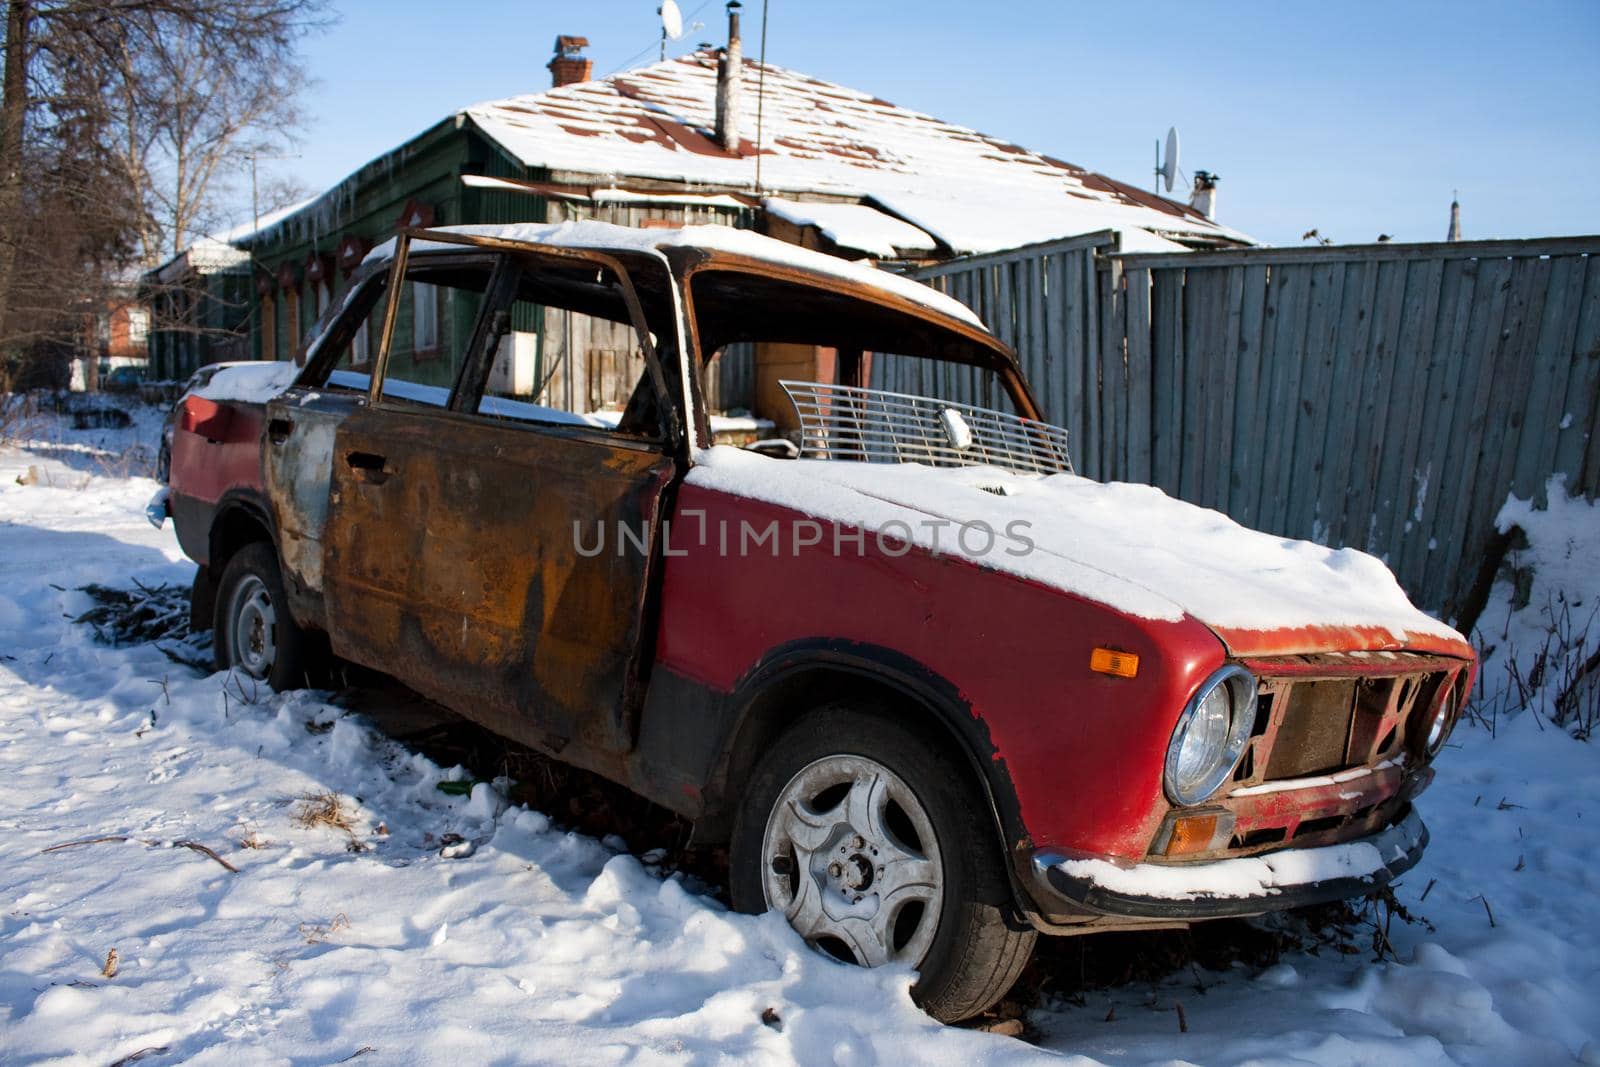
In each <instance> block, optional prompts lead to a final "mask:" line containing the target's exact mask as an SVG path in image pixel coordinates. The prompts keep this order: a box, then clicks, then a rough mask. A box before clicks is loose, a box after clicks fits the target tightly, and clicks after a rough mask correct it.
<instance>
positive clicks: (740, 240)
mask: <svg viewBox="0 0 1600 1067" xmlns="http://www.w3.org/2000/svg"><path fill="white" fill-rule="evenodd" d="M437 230H438V231H439V232H444V233H461V234H472V235H474V236H478V237H495V238H498V239H500V240H503V241H525V242H527V243H529V244H542V245H557V246H560V247H563V248H588V249H595V250H610V251H654V250H656V249H661V248H704V249H709V250H713V251H718V252H730V253H733V254H736V255H741V256H747V257H749V258H751V259H756V260H760V261H762V262H764V263H771V264H773V265H774V266H781V267H793V268H796V269H799V270H803V271H809V272H810V273H812V274H820V275H823V276H825V277H830V278H839V279H841V280H844V281H849V282H854V283H856V284H859V285H866V286H870V287H872V288H874V289H877V290H879V291H881V292H885V293H890V294H893V295H894V296H897V297H899V298H901V299H902V300H910V301H912V302H913V303H917V304H921V305H922V306H924V307H927V308H931V309H932V310H934V311H937V312H940V313H942V314H944V315H948V316H950V317H951V318H955V319H960V320H961V321H962V322H965V323H967V324H969V325H972V326H976V327H978V328H979V329H985V327H984V325H983V323H982V322H980V321H979V319H978V317H977V316H976V315H974V314H973V313H972V309H971V308H969V307H967V306H966V305H965V304H963V303H961V302H960V301H958V300H953V299H951V298H950V297H948V296H946V295H945V294H943V293H941V292H939V291H938V290H937V289H933V288H930V287H929V286H926V285H923V284H922V283H921V282H916V281H912V280H911V279H910V278H905V277H902V276H900V275H898V274H890V273H889V272H888V271H883V270H879V269H878V268H876V267H873V266H869V265H868V264H866V263H860V262H852V261H851V260H846V259H840V258H838V257H837V256H829V255H824V254H823V253H821V252H814V251H812V250H811V249H809V248H801V247H800V246H798V245H792V244H788V243H786V242H784V241H778V240H775V239H773V238H771V237H764V236H762V235H761V234H759V233H754V232H752V231H750V230H736V229H734V228H733V227H731V226H684V227H681V228H677V229H648V230H646V229H634V228H632V227H629V226H616V225H613V224H611V223H609V222H592V221H584V222H558V223H541V222H516V223H508V224H502V225H478V226H440V227H437ZM460 247H461V246H460V245H455V244H450V243H447V242H444V241H427V240H421V241H413V242H412V244H411V247H410V250H409V253H410V254H412V255H417V254H428V253H433V252H446V251H455V250H459V249H460ZM394 249H395V241H394V238H392V237H391V238H390V239H389V240H387V241H385V242H383V244H381V245H378V246H377V247H376V248H374V249H373V250H372V251H370V252H368V253H367V256H366V259H365V260H363V261H362V262H363V263H364V264H365V263H375V262H380V261H383V260H387V259H389V258H391V257H392V256H393V255H394Z"/></svg>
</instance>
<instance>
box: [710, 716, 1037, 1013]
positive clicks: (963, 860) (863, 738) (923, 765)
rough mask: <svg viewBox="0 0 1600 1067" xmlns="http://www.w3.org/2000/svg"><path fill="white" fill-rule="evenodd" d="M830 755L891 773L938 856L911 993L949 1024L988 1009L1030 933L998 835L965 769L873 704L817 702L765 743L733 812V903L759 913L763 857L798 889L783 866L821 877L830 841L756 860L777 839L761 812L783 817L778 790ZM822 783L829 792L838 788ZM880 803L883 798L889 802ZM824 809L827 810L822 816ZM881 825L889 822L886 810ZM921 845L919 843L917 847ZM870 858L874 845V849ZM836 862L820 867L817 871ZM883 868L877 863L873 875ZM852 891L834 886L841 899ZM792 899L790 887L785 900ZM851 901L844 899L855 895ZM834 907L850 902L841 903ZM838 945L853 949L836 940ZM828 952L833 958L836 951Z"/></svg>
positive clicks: (1025, 952) (763, 905)
mask: <svg viewBox="0 0 1600 1067" xmlns="http://www.w3.org/2000/svg"><path fill="white" fill-rule="evenodd" d="M841 757H845V758H848V757H863V758H865V759H866V760H868V761H872V762H874V763H876V764H879V765H881V766H882V767H884V768H887V769H888V770H889V771H891V772H892V773H893V775H895V776H898V778H899V779H900V780H901V783H902V784H903V785H904V786H905V787H909V789H910V792H911V794H913V795H914V798H915V800H916V801H917V802H919V803H920V804H921V806H922V809H923V812H922V814H923V816H924V817H925V819H926V823H927V824H931V828H932V832H933V835H934V837H935V839H936V844H937V852H938V857H939V858H938V862H937V864H936V865H935V866H936V867H937V868H938V869H940V870H942V872H943V882H942V886H943V891H942V903H941V905H940V907H939V909H938V919H937V926H936V927H935V928H934V932H933V933H932V942H931V944H928V946H927V948H926V951H925V952H924V953H923V955H922V961H921V964H920V966H919V967H918V970H919V978H918V981H917V984H916V985H915V986H914V987H913V989H912V996H913V997H914V998H915V999H916V1001H917V1003H919V1004H920V1005H921V1006H922V1008H923V1010H924V1011H926V1012H927V1013H928V1014H929V1015H931V1016H933V1017H934V1018H935V1019H938V1020H940V1021H941V1022H958V1021H960V1020H962V1019H968V1018H971V1017H972V1016H974V1015H977V1014H979V1013H981V1012H983V1011H985V1010H987V1009H988V1008H990V1007H992V1006H993V1005H994V1004H995V1002H996V1001H998V1000H999V999H1000V998H1001V997H1002V996H1004V995H1005V993H1006V992H1007V990H1009V989H1010V988H1011V986H1012V985H1013V984H1014V983H1015V982H1016V980H1017V976H1018V975H1020V974H1021V973H1022V969H1023V968H1024V967H1025V966H1026V965H1027V963H1028V960H1029V958H1030V957H1031V956H1032V954H1033V946H1034V941H1035V940H1036V938H1037V934H1036V932H1035V931H1034V930H1033V928H1032V927H1030V926H1028V925H1027V924H1026V922H1025V921H1023V920H1022V919H1020V917H1018V916H1017V914H1016V910H1015V905H1014V902H1013V899H1012V894H1011V886H1010V882H1009V880H1008V879H1007V877H1006V873H1005V868H1004V866H1003V864H1004V860H1003V858H1002V855H1001V851H1000V841H999V838H998V835H997V834H996V832H995V829H994V824H993V820H992V819H991V818H990V816H989V814H988V806H987V804H986V803H984V802H983V800H982V798H981V797H979V796H977V795H976V792H977V790H976V788H975V787H969V786H967V785H966V783H968V782H969V781H970V780H971V774H970V772H969V770H968V768H966V767H964V766H961V765H960V764H959V763H958V761H957V759H956V758H954V757H952V756H951V755H949V754H947V753H946V752H945V751H944V749H942V748H940V747H939V746H937V745H935V744H933V743H931V742H930V741H929V740H928V739H927V738H925V737H924V736H922V734H921V733H919V732H918V731H916V730H914V729H912V728H910V727H908V726H906V725H903V724H902V723H901V722H900V721H899V720H897V719H896V718H893V717H891V716H890V715H889V714H886V713H885V712H884V711H883V710H882V709H880V708H877V707H874V706H871V705H866V704H863V705H852V704H846V703H830V704H827V705H824V706H822V707H819V708H818V709H816V710H815V711H813V712H810V713H809V714H807V715H805V716H803V717H802V718H801V719H799V720H798V721H796V722H795V723H793V724H791V725H790V726H789V728H787V729H786V730H785V731H784V732H783V733H782V734H781V735H780V736H779V737H778V739H777V740H776V741H774V742H773V743H772V744H771V745H770V747H769V748H768V750H767V753H766V755H765V756H764V757H762V759H761V760H760V761H759V762H758V763H757V765H756V767H755V769H754V771H753V772H752V774H751V777H750V780H749V782H748V783H747V784H746V787H745V789H744V792H743V797H742V800H741V805H740V808H739V811H738V813H737V816H736V818H735V823H734V830H733V840H732V843H731V848H730V857H729V859H730V866H731V870H730V883H731V888H732V894H733V904H734V907H736V908H737V909H738V910H740V911H743V912H750V913H759V912H763V911H766V910H767V909H768V906H769V905H768V896H767V894H768V892H769V888H768V887H769V885H770V884H771V883H769V881H768V874H767V868H768V865H769V864H770V865H771V869H772V870H773V871H776V872H781V873H779V874H777V876H776V877H777V878H778V879H779V880H780V881H782V880H788V881H789V882H790V884H792V885H798V883H799V880H800V877H801V876H800V875H798V874H795V873H793V871H792V868H794V867H797V866H803V865H809V867H810V869H811V870H812V872H813V876H814V877H815V878H818V879H819V883H818V884H821V882H820V879H821V878H823V877H824V876H823V875H822V874H821V873H820V871H819V870H818V865H819V864H820V863H822V862H823V861H825V860H827V859H829V858H831V857H833V856H834V855H835V852H834V851H833V850H832V849H831V848H830V850H829V851H828V852H827V853H826V854H825V855H824V854H823V852H822V850H821V849H817V850H815V851H812V852H808V853H806V856H807V858H806V860H805V861H804V863H802V862H800V860H799V856H800V853H799V852H798V851H796V852H792V853H791V854H790V856H789V857H788V858H787V861H785V859H784V857H783V856H781V855H779V856H777V858H773V857H768V856H766V855H765V852H766V851H768V850H769V849H771V850H773V851H775V852H779V851H781V846H780V845H778V844H776V842H777V841H778V840H780V839H781V831H780V830H772V831H771V832H772V833H773V834H777V835H779V836H778V837H774V838H769V836H768V835H769V817H770V819H772V820H775V821H776V820H781V819H782V818H783V816H782V814H781V813H780V812H775V811H774V808H775V806H776V805H778V804H779V803H780V801H782V800H783V799H784V798H785V796H786V795H794V794H793V789H795V788H800V789H803V788H805V786H804V784H803V783H804V781H805V779H803V778H802V773H803V772H805V773H809V772H810V771H811V770H812V769H813V768H820V771H819V773H825V772H826V771H827V769H828V765H829V761H830V759H831V760H833V761H835V762H837V761H839V760H840V758H841ZM830 788H832V789H835V790H837V789H839V788H841V786H838V785H835V786H832V787H830ZM850 788H852V789H853V787H850ZM786 791H787V793H786ZM844 803H845V802H844V801H840V802H839V804H840V807H839V809H838V810H841V811H842V810H843V807H844ZM890 803H891V804H893V803H894V800H893V798H891V800H890ZM828 814H829V815H830V816H832V815H833V812H829V813H828ZM899 814H900V825H902V826H906V827H907V828H908V830H910V832H912V833H913V834H914V833H915V830H914V829H913V828H912V827H911V823H910V822H908V821H906V818H905V816H904V814H903V813H899ZM775 825H781V824H780V823H777V822H775ZM884 825H885V826H889V818H888V817H885V821H884ZM890 828H891V830H892V829H893V827H892V826H891V827H890ZM846 832H848V831H846ZM861 841H862V838H861V836H855V837H854V838H853V839H852V842H851V843H852V844H854V845H856V846H857V847H859V845H860V843H861ZM846 847H848V846H846V845H841V846H840V848H846ZM922 852H923V853H927V852H928V850H927V849H925V848H924V849H922ZM819 855H820V856H822V859H821V860H819V859H818V858H817V857H818V856H819ZM872 855H873V856H877V855H878V853H877V852H875V851H874V852H872ZM862 858H863V859H864V860H865V862H866V864H867V865H868V867H867V869H865V870H863V871H861V872H860V874H859V875H858V876H857V877H858V878H859V877H865V878H866V879H868V880H870V879H871V878H872V872H871V869H870V865H871V864H872V863H873V862H874V860H872V859H870V858H866V857H865V856H863V857H862ZM779 864H784V866H781V867H780V866H779ZM840 866H841V864H839V863H832V864H829V865H828V867H827V876H832V875H833V874H834V873H835V868H838V867H840ZM843 867H844V868H845V870H846V872H847V873H846V877H850V874H849V873H848V872H849V870H850V869H849V866H848V861H846V862H845V864H843ZM882 874H883V871H882V869H881V868H879V869H878V875H879V876H880V877H881V876H882ZM828 886H829V888H825V889H819V890H817V892H818V894H819V899H832V898H830V897H828V894H829V893H830V892H832V891H834V890H835V889H842V887H841V886H840V884H839V883H838V882H829V883H828ZM866 888H868V889H870V886H868V887H866ZM782 891H783V890H781V889H780V890H778V892H780V893H781V892H782ZM854 891H855V890H843V892H844V893H845V896H846V897H848V896H849V894H850V893H851V892H854ZM864 891H865V890H863V892H864ZM799 895H800V891H799V890H798V889H797V890H796V891H795V897H796V898H797V897H798V896H799ZM861 899H862V898H861V897H860V896H857V897H855V900H856V902H857V903H859V902H860V901H861ZM834 903H835V904H838V903H839V902H838V901H835V902H834ZM840 906H841V907H844V908H848V907H850V905H849V904H848V902H845V903H843V904H842V905H840ZM922 921H923V920H922V916H921V915H920V914H917V915H914V916H913V923H912V925H913V926H914V927H917V928H919V929H920V924H921V922H922ZM886 924H887V925H890V926H891V928H892V929H894V930H899V928H900V924H899V923H898V921H896V920H893V919H890V920H886ZM919 936H925V935H919ZM823 940H825V939H823ZM817 943H822V942H821V941H819V942H817ZM841 947H844V948H845V949H846V950H848V951H852V953H853V951H854V950H851V949H850V946H848V945H842V943H841ZM891 948H892V946H891ZM832 954H833V955H835V956H841V954H840V953H838V952H834V953H832ZM841 958H850V957H844V956H841Z"/></svg>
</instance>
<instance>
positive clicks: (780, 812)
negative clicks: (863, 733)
mask: <svg viewBox="0 0 1600 1067" xmlns="http://www.w3.org/2000/svg"><path fill="white" fill-rule="evenodd" d="M761 850H762V851H761V855H762V858H763V860H764V862H765V865H766V866H765V870H764V871H763V872H762V889H763V891H764V893H765V895H766V901H767V907H769V908H772V909H774V910H779V911H782V912H783V913H784V916H785V917H786V918H787V919H788V920H789V924H790V925H791V926H793V927H794V928H795V930H796V931H798V932H799V933H800V935H801V936H802V937H804V938H805V939H806V940H807V941H809V942H810V943H811V944H812V945H815V946H816V947H817V948H820V949H822V950H823V951H825V952H827V953H829V954H830V955H832V956H835V957H837V958H839V959H842V960H846V961H848V962H852V963H858V964H860V965H861V966H863V967H877V966H880V965H882V964H885V963H889V962H890V961H894V962H896V963H907V964H910V965H911V966H913V967H915V966H918V965H920V964H921V963H922V961H923V958H924V957H925V956H926V955H927V953H928V947H929V946H930V945H931V944H932V943H933V936H934V934H935V933H936V932H937V930H938V926H939V910H940V907H941V905H942V904H943V903H944V866H943V864H942V863H941V862H940V855H939V841H938V839H937V838H936V837H935V836H934V832H933V823H932V821H931V820H930V819H929V818H928V814H927V812H926V811H925V810H924V809H923V806H922V803H921V801H919V800H918V799H917V796H916V794H915V793H913V792H912V791H911V789H910V787H909V786H907V785H906V783H905V782H904V781H902V780H901V779H900V777H899V776H898V775H896V774H895V773H894V772H893V771H891V770H889V768H887V767H885V766H884V765H883V764H881V763H879V762H877V761H876V760H872V759H868V758H866V757H864V756H845V755H838V756H825V757H823V758H822V759H819V760H817V761H816V762H815V763H812V764H811V765H809V766H807V767H805V768H804V769H803V770H801V771H800V773H799V774H796V775H795V776H794V777H793V778H792V779H790V781H789V784H788V785H787V786H785V787H784V789H783V792H782V793H780V794H779V796H778V801H777V803H776V804H774V805H773V808H772V812H771V813H770V814H769V815H768V816H767V828H766V834H765V836H764V837H763V839H762V844H761Z"/></svg>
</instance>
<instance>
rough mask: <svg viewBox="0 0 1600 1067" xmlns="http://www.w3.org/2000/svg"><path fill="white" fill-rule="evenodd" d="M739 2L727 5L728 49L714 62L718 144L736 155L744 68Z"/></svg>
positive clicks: (731, 1) (731, 2) (734, 0)
mask: <svg viewBox="0 0 1600 1067" xmlns="http://www.w3.org/2000/svg"><path fill="white" fill-rule="evenodd" d="M741 6H742V5H741V4H740V3H739V0H729V3H728V47H727V48H724V49H723V50H722V58H721V59H720V60H718V61H717V143H718V144H720V145H721V146H722V147H723V148H724V149H725V150H727V151H729V152H733V153H735V154H737V153H738V151H739V72H740V69H741V68H743V66H744V45H743V44H742V42H740V40H739V8H740V7H741Z"/></svg>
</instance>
